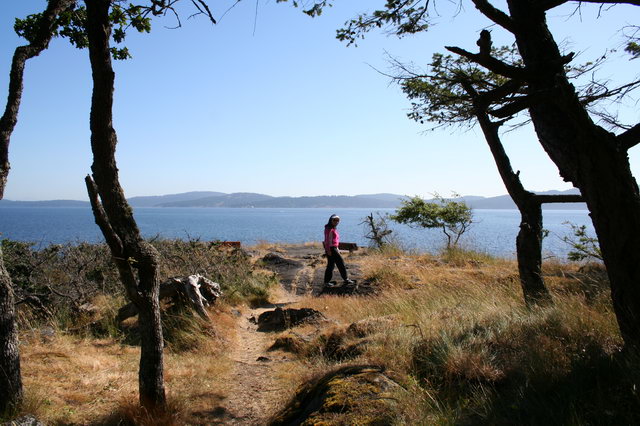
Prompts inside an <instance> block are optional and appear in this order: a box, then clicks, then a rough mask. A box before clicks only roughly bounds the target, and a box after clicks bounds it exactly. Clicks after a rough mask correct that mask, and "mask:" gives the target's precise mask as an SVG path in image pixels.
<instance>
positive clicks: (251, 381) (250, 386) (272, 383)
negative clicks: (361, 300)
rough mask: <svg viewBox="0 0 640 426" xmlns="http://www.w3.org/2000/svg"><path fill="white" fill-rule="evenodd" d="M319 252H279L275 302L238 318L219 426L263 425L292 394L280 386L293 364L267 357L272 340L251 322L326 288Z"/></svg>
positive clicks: (308, 249) (293, 249)
mask: <svg viewBox="0 0 640 426" xmlns="http://www.w3.org/2000/svg"><path fill="white" fill-rule="evenodd" d="M318 251H319V250H318V249H317V248H315V247H299V246H292V247H287V250H286V251H284V252H283V253H281V254H282V256H283V258H282V259H278V258H276V259H274V261H275V262H276V264H277V267H276V268H275V269H276V270H277V272H278V275H279V277H280V285H281V287H280V289H278V291H276V292H275V294H274V295H273V298H274V299H275V300H276V302H275V303H273V304H271V305H269V306H263V307H260V308H255V309H246V310H244V311H243V312H242V314H241V317H240V318H238V322H237V326H238V328H237V334H236V341H235V343H234V344H233V345H232V347H231V348H230V349H231V353H230V354H229V358H230V359H231V360H232V362H233V367H232V369H231V371H230V372H229V375H228V376H227V377H226V381H227V383H228V386H227V392H225V393H226V395H227V398H226V399H224V400H223V401H222V404H221V405H222V406H221V407H219V408H218V410H217V411H218V413H217V414H218V418H219V422H218V423H217V424H225V425H264V424H266V423H267V420H268V418H269V416H270V415H271V414H273V411H274V409H275V408H277V407H279V406H281V404H282V403H283V402H284V401H283V398H285V397H286V395H288V394H289V389H285V388H283V386H286V385H285V384H283V383H282V381H280V382H279V381H278V372H279V371H282V369H283V367H284V366H283V363H289V362H293V359H292V358H291V357H287V356H286V355H283V354H282V353H281V352H280V353H279V354H278V355H277V356H274V355H273V354H271V353H269V352H267V348H268V347H269V346H271V344H273V341H274V335H273V333H264V332H259V331H257V325H256V324H255V323H254V322H252V321H250V318H255V319H257V318H258V317H259V316H260V314H262V313H263V312H265V311H268V310H272V309H275V308H276V307H284V306H287V305H289V304H291V303H295V302H297V301H299V300H300V299H301V298H303V297H305V296H309V295H312V294H314V293H315V294H317V292H318V291H319V290H320V289H321V288H322V280H323V277H322V275H323V273H324V261H323V260H322V259H321V257H320V256H319V255H318ZM283 259H284V260H283ZM353 268H354V270H357V267H355V266H354V267H353Z"/></svg>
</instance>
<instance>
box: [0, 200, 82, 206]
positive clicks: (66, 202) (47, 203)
mask: <svg viewBox="0 0 640 426" xmlns="http://www.w3.org/2000/svg"><path fill="white" fill-rule="evenodd" d="M0 206H1V207H86V208H88V207H90V204H89V202H88V201H77V200H50V201H11V200H0Z"/></svg>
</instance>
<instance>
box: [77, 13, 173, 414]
mask: <svg viewBox="0 0 640 426" xmlns="http://www.w3.org/2000/svg"><path fill="white" fill-rule="evenodd" d="M110 5H111V2H110V0H92V1H88V2H86V6H87V35H88V38H89V57H90V60H91V70H92V76H93V83H94V86H93V95H92V98H91V117H90V128H91V149H92V151H93V159H94V161H93V165H92V166H91V170H92V172H93V173H92V176H93V180H92V179H91V178H89V177H88V178H87V186H88V189H89V195H90V198H91V202H92V206H93V211H94V216H95V218H96V223H97V224H98V225H99V226H100V229H101V230H102V232H103V234H104V236H105V239H106V241H107V243H108V244H109V247H110V249H111V251H112V254H113V256H114V258H115V259H116V264H117V267H118V271H119V273H120V277H121V279H122V282H123V284H124V286H125V288H126V291H127V294H128V295H129V298H130V299H131V301H132V302H133V303H134V304H135V305H136V307H137V308H138V311H139V312H140V316H139V322H140V333H141V338H142V339H141V355H140V371H139V376H138V378H139V389H140V403H141V404H142V405H143V406H144V407H147V408H149V409H155V408H160V407H162V406H164V405H165V402H166V399H165V391H164V379H163V338H162V325H161V322H160V306H159V302H158V292H159V280H158V254H157V251H156V250H155V249H154V248H153V247H152V246H151V245H150V244H148V243H146V242H145V241H144V240H143V239H142V237H141V236H140V231H139V230H138V226H137V224H136V222H135V220H134V218H133V212H132V210H131V207H130V206H129V204H128V203H127V200H126V198H125V196H124V191H123V190H122V187H121V186H120V182H119V179H118V169H117V167H116V160H115V149H116V144H117V137H116V132H115V130H114V129H113V125H112V116H113V90H114V80H115V74H114V72H113V68H112V66H111V52H110V48H109V37H110V34H111V23H110V21H109V8H110ZM94 181H95V184H94ZM98 197H99V200H98ZM133 269H136V270H137V276H138V279H137V280H136V278H135V274H134V273H133Z"/></svg>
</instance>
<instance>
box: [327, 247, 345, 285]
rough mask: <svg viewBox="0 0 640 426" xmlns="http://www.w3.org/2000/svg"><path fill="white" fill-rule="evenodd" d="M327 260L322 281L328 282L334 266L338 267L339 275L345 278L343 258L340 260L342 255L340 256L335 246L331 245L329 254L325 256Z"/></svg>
mask: <svg viewBox="0 0 640 426" xmlns="http://www.w3.org/2000/svg"><path fill="white" fill-rule="evenodd" d="M327 260H328V262H327V269H326V270H325V271H324V282H325V283H328V282H329V281H331V277H332V276H333V268H334V266H337V267H338V271H340V276H341V277H342V279H343V280H346V279H347V268H345V266H344V260H342V256H340V252H339V251H338V248H337V247H331V255H328V256H327Z"/></svg>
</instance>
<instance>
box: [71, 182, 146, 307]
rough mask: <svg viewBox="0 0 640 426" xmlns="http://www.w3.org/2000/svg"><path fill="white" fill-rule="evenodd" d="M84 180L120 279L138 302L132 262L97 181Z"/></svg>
mask: <svg viewBox="0 0 640 426" xmlns="http://www.w3.org/2000/svg"><path fill="white" fill-rule="evenodd" d="M84 182H85V184H86V186H87V192H88V193H89V201H90V202H91V209H92V210H93V216H94V218H95V221H96V225H98V227H99V228H100V230H101V231H102V235H104V238H105V240H106V241H107V245H108V246H109V248H110V250H111V253H112V254H113V260H114V262H115V264H116V266H117V268H118V272H119V273H120V279H121V280H122V282H123V284H124V286H125V289H126V291H127V295H128V296H129V299H130V300H131V301H132V302H134V303H136V304H137V303H139V301H140V296H139V295H138V291H137V287H138V285H137V282H136V279H135V275H134V273H133V270H132V268H131V264H130V263H129V262H128V260H127V259H125V258H124V254H123V252H124V249H123V245H122V240H121V239H120V237H119V236H118V234H116V232H115V231H114V230H113V228H112V227H111V223H110V222H109V218H108V216H107V213H106V212H105V211H104V208H103V207H102V204H101V203H100V199H99V198H98V188H97V186H96V183H95V182H94V181H93V179H92V178H91V176H89V175H87V177H85V178H84Z"/></svg>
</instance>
